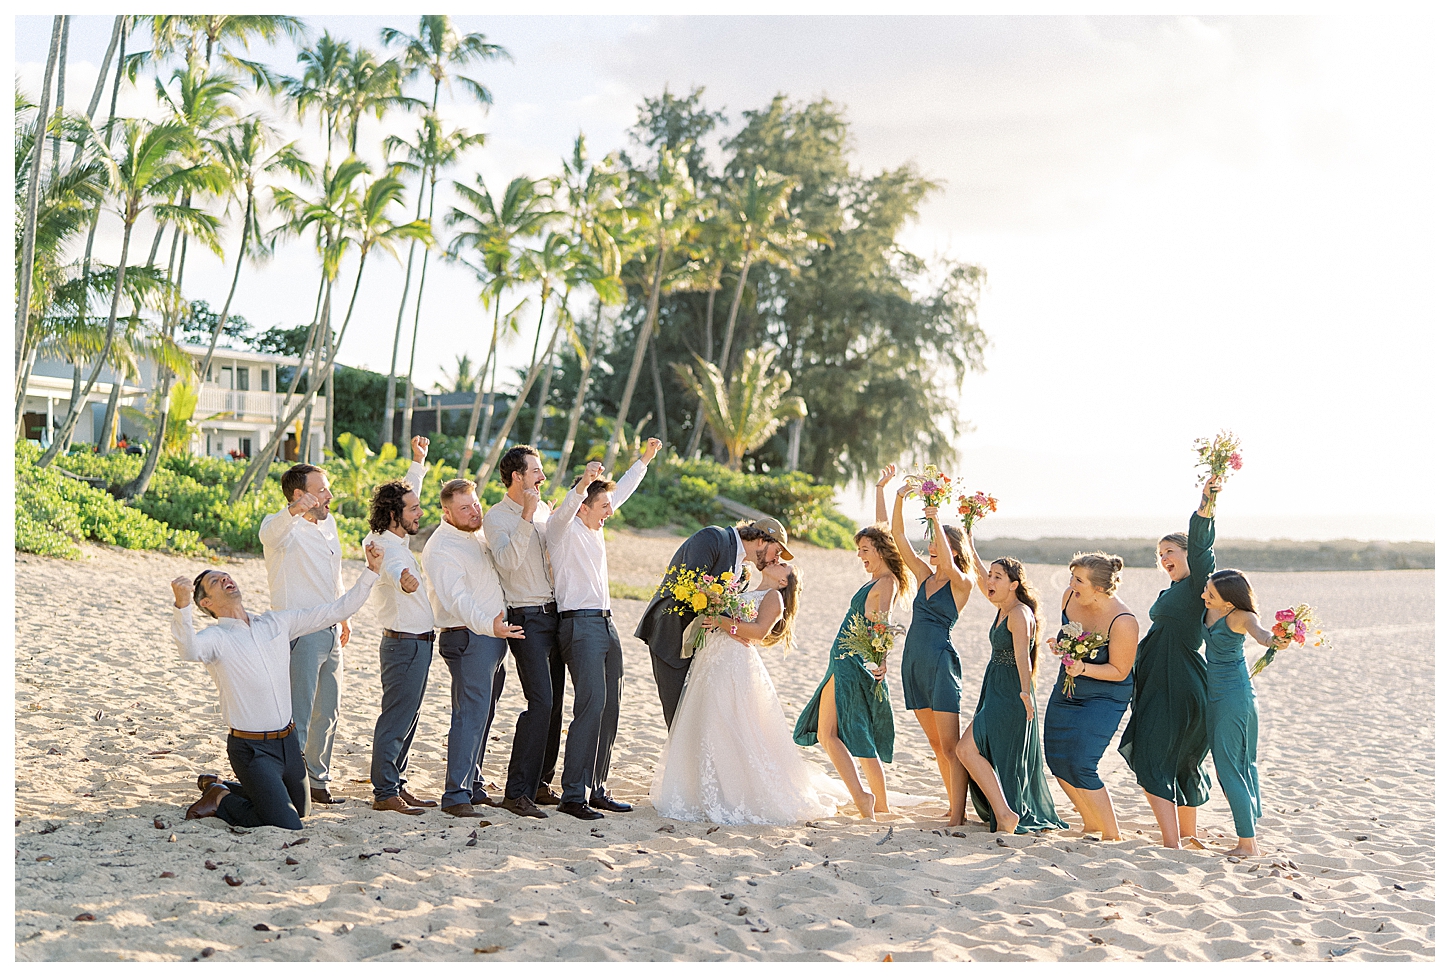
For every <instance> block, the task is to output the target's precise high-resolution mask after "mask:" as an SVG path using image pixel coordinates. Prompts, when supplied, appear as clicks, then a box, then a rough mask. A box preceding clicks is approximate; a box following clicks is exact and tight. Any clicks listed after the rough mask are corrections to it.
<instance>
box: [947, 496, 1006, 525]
mask: <svg viewBox="0 0 1450 977" xmlns="http://www.w3.org/2000/svg"><path fill="white" fill-rule="evenodd" d="M996 511H997V500H996V499H994V498H992V496H990V495H988V494H987V493H986V492H983V491H982V490H981V489H978V490H977V494H976V495H965V494H963V495H959V496H957V514H958V515H960V516H961V517H962V529H963V530H964V531H965V532H971V531H972V526H973V524H975V523H976V522H977V521H978V520H981V519H985V518H986V516H987V513H989V512H996Z"/></svg>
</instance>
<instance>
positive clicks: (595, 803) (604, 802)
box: [589, 793, 634, 814]
mask: <svg viewBox="0 0 1450 977" xmlns="http://www.w3.org/2000/svg"><path fill="white" fill-rule="evenodd" d="M589 806H590V807H597V808H599V810H601V811H608V812H609V813H610V814H623V813H624V812H625V811H633V810H634V805H633V804H626V803H625V802H624V801H616V800H615V799H614V798H612V797H610V796H609V795H608V794H607V793H599V794H595V795H594V796H593V797H591V798H589Z"/></svg>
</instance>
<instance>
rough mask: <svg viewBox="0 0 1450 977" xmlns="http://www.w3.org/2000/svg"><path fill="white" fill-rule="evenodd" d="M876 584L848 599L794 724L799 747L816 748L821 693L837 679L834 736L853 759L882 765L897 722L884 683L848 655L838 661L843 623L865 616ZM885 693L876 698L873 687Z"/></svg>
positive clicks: (888, 758) (888, 755)
mask: <svg viewBox="0 0 1450 977" xmlns="http://www.w3.org/2000/svg"><path fill="white" fill-rule="evenodd" d="M875 583H876V581H874V580H871V581H868V582H867V583H866V586H864V587H862V588H861V589H860V590H858V591H856V596H854V597H852V598H851V609H850V610H849V611H847V612H846V617H845V620H843V621H842V622H841V627H840V628H839V629H838V630H837V631H836V640H835V641H834V642H832V643H831V658H830V661H829V662H828V663H827V664H826V674H825V677H824V678H822V679H821V684H820V685H818V686H816V694H815V695H813V696H811V701H810V702H808V703H807V704H806V707H805V709H804V710H802V711H801V715H800V718H799V719H797V720H796V723H795V741H796V742H797V743H799V744H800V745H801V746H815V745H816V743H817V738H816V733H817V731H818V729H819V728H820V723H821V690H822V689H824V688H825V687H826V682H828V681H829V680H830V678H831V676H833V675H834V676H835V677H836V685H835V692H836V735H837V736H839V737H841V742H843V743H845V744H846V749H847V750H848V751H849V752H850V754H851V755H852V756H854V757H880V758H881V761H882V762H883V763H890V762H891V757H892V755H893V751H894V748H895V745H896V723H895V722H894V721H893V720H892V718H891V696H890V691H889V690H888V689H887V688H886V680H885V679H882V680H881V681H880V682H879V683H878V682H877V681H876V680H875V679H874V678H872V677H871V673H870V672H868V671H866V669H864V668H862V667H861V664H860V662H861V659H859V658H857V657H856V656H855V655H847V656H846V657H845V658H844V659H838V658H837V656H838V655H840V654H842V653H843V652H844V651H845V649H844V648H842V647H841V636H842V635H843V634H844V633H845V630H846V624H847V623H848V622H849V621H850V620H851V618H852V617H853V616H854V615H856V614H865V613H866V595H867V594H868V593H870V592H871V587H872V586H873V585H874V584H875ZM877 685H880V686H881V691H882V692H883V693H884V694H883V695H882V696H881V697H880V698H879V699H878V698H877V697H876V687H877Z"/></svg>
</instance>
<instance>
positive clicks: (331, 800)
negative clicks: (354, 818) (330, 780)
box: [310, 787, 347, 804]
mask: <svg viewBox="0 0 1450 977" xmlns="http://www.w3.org/2000/svg"><path fill="white" fill-rule="evenodd" d="M310 790H311V792H312V803H314V804H346V803H347V799H346V798H344V797H333V796H332V791H330V790H328V789H327V788H326V787H313V788H310Z"/></svg>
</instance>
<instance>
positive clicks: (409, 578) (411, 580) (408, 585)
mask: <svg viewBox="0 0 1450 977" xmlns="http://www.w3.org/2000/svg"><path fill="white" fill-rule="evenodd" d="M398 586H399V587H401V588H402V589H403V593H405V594H411V593H413V592H414V591H416V590H417V589H418V578H417V577H415V576H413V571H412V570H409V569H408V568H407V567H404V568H403V572H402V573H400V574H399V575H398Z"/></svg>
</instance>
